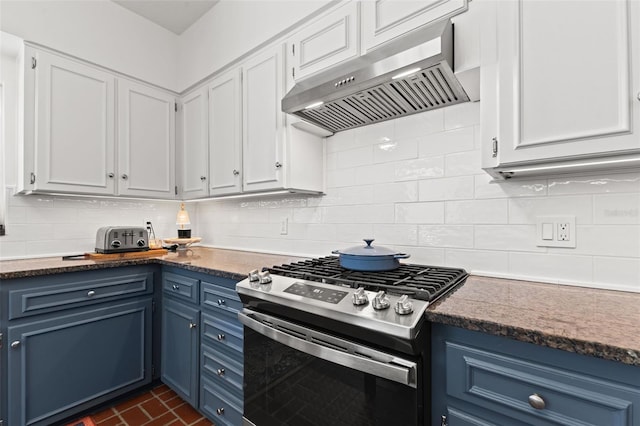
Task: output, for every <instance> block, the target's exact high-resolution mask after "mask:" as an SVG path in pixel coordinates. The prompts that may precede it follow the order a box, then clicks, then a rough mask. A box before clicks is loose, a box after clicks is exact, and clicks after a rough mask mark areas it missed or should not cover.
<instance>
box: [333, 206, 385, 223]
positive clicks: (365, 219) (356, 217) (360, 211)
mask: <svg viewBox="0 0 640 426" xmlns="http://www.w3.org/2000/svg"><path fill="white" fill-rule="evenodd" d="M322 209H323V213H322V215H323V217H324V221H325V223H393V218H394V208H393V204H371V205H362V206H329V207H322Z"/></svg>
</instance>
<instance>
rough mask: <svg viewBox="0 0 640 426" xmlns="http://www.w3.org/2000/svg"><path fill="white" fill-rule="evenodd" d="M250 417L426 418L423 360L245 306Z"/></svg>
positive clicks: (353, 422)
mask: <svg viewBox="0 0 640 426" xmlns="http://www.w3.org/2000/svg"><path fill="white" fill-rule="evenodd" d="M239 319H240V321H241V322H242V323H243V324H244V325H245V329H244V385H245V389H244V425H255V426H282V425H291V426H301V425H308V426H312V425H322V426H327V425H345V426H347V425H348V426H358V425H380V426H381V425H385V426H388V425H404V426H411V425H421V424H422V421H423V415H422V412H423V405H422V398H423V395H422V392H421V391H420V389H421V388H422V383H420V382H421V373H420V370H421V369H422V366H421V365H420V364H421V361H420V360H415V361H412V360H407V359H404V358H398V357H397V356H395V355H391V354H388V353H385V352H381V351H379V350H376V349H372V348H370V347H366V346H363V345H360V344H358V343H354V342H352V341H348V340H344V339H341V338H337V337H335V336H331V335H328V334H325V333H322V332H319V331H317V330H312V329H309V328H307V327H304V326H301V325H299V324H295V323H292V322H289V321H286V320H283V319H280V318H276V317H273V316H270V315H265V314H262V313H258V312H255V311H252V310H249V309H246V308H245V309H244V310H243V311H242V312H241V313H240V314H239Z"/></svg>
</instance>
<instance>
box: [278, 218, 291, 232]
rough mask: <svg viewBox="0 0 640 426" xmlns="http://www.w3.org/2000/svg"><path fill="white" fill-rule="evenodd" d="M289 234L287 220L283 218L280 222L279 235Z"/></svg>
mask: <svg viewBox="0 0 640 426" xmlns="http://www.w3.org/2000/svg"><path fill="white" fill-rule="evenodd" d="M287 234H289V218H288V217H285V218H283V219H282V221H281V222H280V235H287Z"/></svg>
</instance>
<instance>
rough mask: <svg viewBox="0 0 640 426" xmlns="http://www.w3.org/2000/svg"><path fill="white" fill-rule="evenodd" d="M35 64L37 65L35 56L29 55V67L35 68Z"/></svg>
mask: <svg viewBox="0 0 640 426" xmlns="http://www.w3.org/2000/svg"><path fill="white" fill-rule="evenodd" d="M36 65H38V61H37V60H36V58H35V56H32V57H31V69H32V70H34V69H36Z"/></svg>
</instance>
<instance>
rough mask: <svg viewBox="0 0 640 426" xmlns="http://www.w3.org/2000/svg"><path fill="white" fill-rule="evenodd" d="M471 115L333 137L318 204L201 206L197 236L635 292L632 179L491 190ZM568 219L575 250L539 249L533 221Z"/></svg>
mask: <svg viewBox="0 0 640 426" xmlns="http://www.w3.org/2000/svg"><path fill="white" fill-rule="evenodd" d="M479 109H480V103H479V102H478V103H466V104H461V105H456V106H453V107H449V108H445V109H440V110H435V111H431V112H428V113H423V114H417V115H413V116H410V117H405V118H401V119H397V120H394V121H388V122H384V123H379V124H376V125H372V126H368V127H362V128H359V129H353V130H349V131H346V132H341V133H338V134H336V135H335V136H333V137H331V138H329V139H328V144H327V150H328V159H327V160H328V172H327V173H328V181H327V183H328V190H327V195H326V196H324V197H307V196H288V197H280V198H256V199H246V200H227V201H210V202H206V203H202V204H199V205H198V212H197V217H198V228H199V235H201V236H202V237H203V241H205V242H206V243H208V244H211V245H213V246H218V247H226V248H238V249H249V250H258V251H275V252H280V253H287V254H307V255H313V256H325V255H330V254H331V250H334V249H341V248H346V247H350V246H353V245H359V244H363V243H361V240H362V238H365V237H369V236H371V237H373V238H375V239H376V242H375V243H374V244H380V245H384V246H388V247H394V248H396V249H397V250H399V251H402V252H406V253H409V254H411V258H410V259H409V261H411V262H414V263H425V264H435V265H450V266H455V267H464V268H466V269H467V270H468V271H472V272H474V273H478V274H488V275H493V276H504V277H513V278H524V279H533V280H541V281H547V282H555V283H562V284H577V285H583V286H591V287H604V288H612V289H622V290H630V291H636V292H640V173H638V172H636V173H622V174H604V175H591V176H569V177H563V178H557V179H535V180H529V181H509V182H505V183H500V184H496V183H490V178H489V176H488V175H487V174H486V173H485V172H484V171H482V170H481V169H480V146H479V142H480V141H479V130H480V128H479V122H480V120H479ZM565 214H568V215H575V216H576V225H577V247H576V248H575V249H560V248H556V249H549V248H544V247H536V245H535V227H536V226H535V217H536V216H537V215H565ZM283 218H289V233H288V235H284V236H283V235H280V222H281V220H282V219H283Z"/></svg>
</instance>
